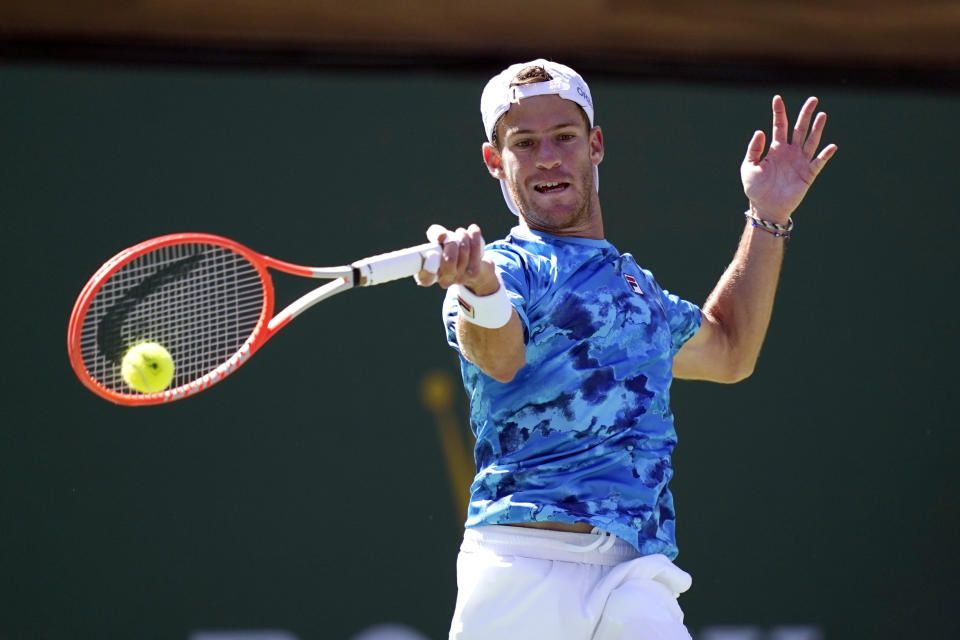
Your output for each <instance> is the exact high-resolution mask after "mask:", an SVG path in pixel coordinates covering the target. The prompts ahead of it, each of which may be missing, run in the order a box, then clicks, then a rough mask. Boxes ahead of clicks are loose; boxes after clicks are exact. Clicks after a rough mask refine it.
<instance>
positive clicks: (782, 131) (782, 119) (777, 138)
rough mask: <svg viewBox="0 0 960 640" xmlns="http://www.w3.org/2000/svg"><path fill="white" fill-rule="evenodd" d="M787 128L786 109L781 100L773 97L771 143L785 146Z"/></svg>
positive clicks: (778, 97)
mask: <svg viewBox="0 0 960 640" xmlns="http://www.w3.org/2000/svg"><path fill="white" fill-rule="evenodd" d="M789 126H790V124H789V122H788V120H787V107H786V105H785V104H783V98H781V97H780V96H773V141H774V142H779V143H783V144H786V142H787V129H788V128H789Z"/></svg>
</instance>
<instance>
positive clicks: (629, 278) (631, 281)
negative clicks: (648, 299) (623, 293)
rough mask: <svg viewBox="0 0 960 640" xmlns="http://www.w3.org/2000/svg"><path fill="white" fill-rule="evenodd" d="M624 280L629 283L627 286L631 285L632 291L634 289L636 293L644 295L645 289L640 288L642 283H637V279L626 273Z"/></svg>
mask: <svg viewBox="0 0 960 640" xmlns="http://www.w3.org/2000/svg"><path fill="white" fill-rule="evenodd" d="M623 279H624V280H626V281H627V284H628V285H630V289H632V290H633V292H634V293H639V294H640V295H643V289H641V288H640V283H639V282H637V279H636V278H634V277H633V276H632V275H630V274H629V273H625V274H623Z"/></svg>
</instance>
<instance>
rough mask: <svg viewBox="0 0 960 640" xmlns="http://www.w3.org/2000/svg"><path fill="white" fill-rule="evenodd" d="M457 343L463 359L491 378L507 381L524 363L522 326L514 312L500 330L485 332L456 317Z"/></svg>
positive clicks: (484, 328)
mask: <svg viewBox="0 0 960 640" xmlns="http://www.w3.org/2000/svg"><path fill="white" fill-rule="evenodd" d="M457 343H458V344H459V345H460V353H461V354H463V357H464V358H466V359H467V360H469V361H470V362H472V363H473V364H475V365H477V366H478V367H480V369H481V370H482V371H483V372H484V373H485V374H487V375H488V376H490V377H491V378H493V379H495V380H498V381H500V382H510V381H511V380H513V377H514V376H515V375H516V373H517V371H519V370H520V367H522V366H523V365H524V364H526V346H525V345H524V343H523V323H522V322H521V321H520V316H519V315H518V314H517V312H516V311H514V312H513V313H512V314H511V315H510V320H509V321H508V322H507V324H505V325H504V326H502V327H499V328H497V329H488V328H486V327H481V326H479V325H476V324H473V323H472V322H469V321H467V320H466V319H464V318H463V317H462V316H461V317H459V318H457Z"/></svg>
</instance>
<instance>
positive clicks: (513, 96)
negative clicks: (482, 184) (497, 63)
mask: <svg viewBox="0 0 960 640" xmlns="http://www.w3.org/2000/svg"><path fill="white" fill-rule="evenodd" d="M527 67H543V69H544V71H546V72H547V73H548V74H550V75H551V76H552V77H553V80H550V81H549V82H535V83H532V84H524V85H520V86H515V87H511V86H510V83H511V82H513V80H514V78H516V76H517V74H518V73H520V71H522V70H523V69H526V68H527ZM543 95H558V96H560V97H561V98H563V99H565V100H570V101H572V102H575V103H577V104H578V105H580V107H581V108H583V111H584V112H585V113H586V114H587V119H588V120H589V121H590V126H591V127H592V126H593V98H592V97H591V96H590V87H588V86H587V83H586V82H585V81H584V79H583V78H582V77H581V76H580V74H579V73H577V72H576V71H574V70H573V69H571V68H570V67H568V66H566V65H562V64H560V63H558V62H551V61H549V60H544V59H543V58H538V59H536V60H531V61H530V62H520V63H518V64H513V65H510V66H509V67H507V68H506V69H504V70H503V71H501V72H500V73H499V74H497V75H495V76H493V77H492V78H490V81H489V82H487V86H486V87H484V88H483V94H482V95H481V96H480V115H481V117H482V118H483V129H484V131H485V132H486V134H487V140H488V141H490V142H493V127H494V126H495V125H496V124H497V119H499V118H500V116H502V115H503V114H504V113H506V112H507V110H509V109H510V105H512V104H515V103H518V102H520V100H521V99H522V98H529V97H530V96H543ZM593 185H594V187H595V188H596V189H597V190H598V191H599V189H600V172H599V170H598V169H597V167H594V168H593ZM500 189H501V191H503V199H504V200H505V201H506V203H507V207H509V209H510V211H512V212H513V213H514V215H517V216H519V215H520V210H519V209H518V208H517V204H516V203H515V202H514V201H513V198H512V197H511V196H510V191H509V189H507V182H506V180H500Z"/></svg>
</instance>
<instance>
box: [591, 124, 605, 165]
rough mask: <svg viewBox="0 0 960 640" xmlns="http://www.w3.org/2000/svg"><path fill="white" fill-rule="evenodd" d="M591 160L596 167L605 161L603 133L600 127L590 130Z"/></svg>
mask: <svg viewBox="0 0 960 640" xmlns="http://www.w3.org/2000/svg"><path fill="white" fill-rule="evenodd" d="M590 160H591V161H592V162H593V165H594V166H597V165H598V164H600V161H601V160H603V131H601V130H600V127H593V128H592V129H590Z"/></svg>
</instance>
